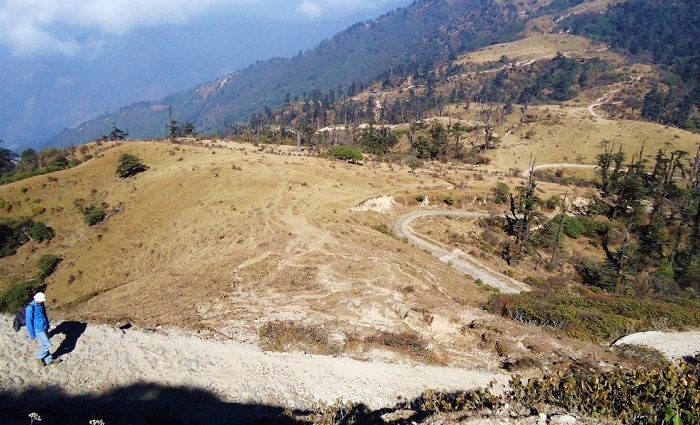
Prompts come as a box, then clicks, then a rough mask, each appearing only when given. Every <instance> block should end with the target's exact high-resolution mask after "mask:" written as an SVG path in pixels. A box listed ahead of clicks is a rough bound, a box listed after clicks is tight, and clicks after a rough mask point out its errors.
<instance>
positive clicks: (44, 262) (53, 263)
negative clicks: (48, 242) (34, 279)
mask: <svg viewBox="0 0 700 425" xmlns="http://www.w3.org/2000/svg"><path fill="white" fill-rule="evenodd" d="M61 261H63V258H61V257H58V256H56V255H52V254H46V255H42V256H41V258H39V278H40V279H42V280H44V279H46V278H47V277H49V276H51V275H52V274H53V272H54V271H56V267H58V265H59V264H60V263H61Z"/></svg>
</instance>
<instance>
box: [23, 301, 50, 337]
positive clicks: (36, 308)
mask: <svg viewBox="0 0 700 425" xmlns="http://www.w3.org/2000/svg"><path fill="white" fill-rule="evenodd" d="M25 315H26V320H27V333H28V334H29V338H31V339H34V338H36V334H37V333H38V332H48V331H49V317H48V316H47V315H46V306H45V305H44V303H41V304H37V302H36V301H32V302H31V303H29V305H28V306H27V308H26V311H25Z"/></svg>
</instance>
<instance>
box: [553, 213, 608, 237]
mask: <svg viewBox="0 0 700 425" xmlns="http://www.w3.org/2000/svg"><path fill="white" fill-rule="evenodd" d="M609 229H610V226H609V224H608V223H606V222H603V221H597V220H594V219H592V218H591V217H588V216H577V217H571V216H567V217H566V218H565V219H564V227H563V229H562V230H563V231H564V234H565V235H566V236H568V237H570V238H572V239H577V238H578V237H580V236H585V237H587V238H593V237H596V236H599V235H604V234H605V233H607V232H608V230H609Z"/></svg>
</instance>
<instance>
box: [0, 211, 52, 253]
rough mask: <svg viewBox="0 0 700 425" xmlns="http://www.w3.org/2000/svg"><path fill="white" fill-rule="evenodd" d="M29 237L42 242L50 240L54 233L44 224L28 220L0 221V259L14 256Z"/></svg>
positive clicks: (9, 219)
mask: <svg viewBox="0 0 700 425" xmlns="http://www.w3.org/2000/svg"><path fill="white" fill-rule="evenodd" d="M30 237H31V238H32V239H34V240H36V241H38V242H43V241H44V240H49V239H52V238H53V237H54V231H53V229H52V228H50V227H48V226H46V225H45V224H44V223H41V222H34V221H33V220H31V219H28V218H5V219H0V258H1V257H7V256H9V255H14V254H15V253H16V252H17V248H18V247H20V246H22V245H23V244H25V243H26V242H27V241H29V238H30Z"/></svg>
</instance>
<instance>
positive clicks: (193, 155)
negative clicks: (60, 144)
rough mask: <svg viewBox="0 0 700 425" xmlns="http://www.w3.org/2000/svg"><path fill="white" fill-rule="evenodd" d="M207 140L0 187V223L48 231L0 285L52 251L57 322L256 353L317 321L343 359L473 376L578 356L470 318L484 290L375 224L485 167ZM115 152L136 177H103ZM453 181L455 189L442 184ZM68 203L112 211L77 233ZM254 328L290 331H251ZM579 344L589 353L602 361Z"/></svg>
mask: <svg viewBox="0 0 700 425" xmlns="http://www.w3.org/2000/svg"><path fill="white" fill-rule="evenodd" d="M207 143H209V142H206V141H205V142H201V143H200V145H198V146H193V145H180V144H169V143H162V142H128V143H123V144H104V145H103V146H102V147H101V148H100V149H101V150H102V151H101V152H100V153H99V154H97V155H96V157H95V158H94V159H92V160H89V161H87V162H85V163H84V164H82V165H80V166H78V167H76V168H74V169H70V170H65V171H61V172H58V173H55V174H52V175H51V176H36V177H34V178H31V179H28V180H23V181H20V182H17V183H13V184H10V185H6V186H2V187H0V198H2V199H4V200H6V203H7V204H8V205H12V208H11V212H7V211H4V212H3V213H2V214H3V216H19V215H31V211H32V208H31V207H32V205H35V204H40V205H42V206H43V207H45V208H46V212H45V213H43V214H42V215H39V216H36V217H35V219H37V220H41V221H43V222H45V223H46V224H47V225H49V226H51V227H53V228H54V229H55V230H56V238H55V239H53V240H52V241H51V242H50V243H48V244H46V245H42V246H39V245H32V244H27V245H25V246H24V247H22V248H21V249H20V251H19V252H18V254H16V255H14V256H11V257H7V258H4V259H2V260H0V267H2V270H3V273H2V281H1V285H2V289H5V288H7V287H8V286H9V285H10V284H11V283H12V282H14V281H16V280H20V279H23V278H26V277H27V276H29V275H30V274H31V273H32V272H34V271H35V268H36V262H37V261H38V258H39V257H40V256H41V255H44V254H47V253H50V254H55V255H59V256H60V257H62V258H63V262H62V263H61V264H60V266H59V268H58V270H57V271H56V272H55V273H54V274H53V275H52V276H51V277H50V278H49V279H48V288H47V294H48V297H49V301H50V303H51V304H52V307H53V308H54V310H55V311H56V312H57V313H56V314H58V315H60V316H63V317H70V318H74V319H80V320H89V321H98V322H108V323H116V322H131V323H135V324H138V325H139V326H144V327H155V326H157V325H176V326H184V327H189V328H194V329H201V330H205V329H206V330H209V331H215V332H216V333H218V334H223V335H225V336H227V337H232V338H235V339H240V340H248V341H257V340H258V339H259V337H260V336H259V335H263V334H264V335H273V336H274V338H276V339H278V340H276V341H271V342H270V344H272V345H275V344H277V345H279V346H290V347H294V348H296V349H304V345H303V344H304V341H301V342H302V344H301V347H302V348H299V344H296V345H289V344H286V343H285V341H284V340H285V338H288V339H289V338H291V339H302V340H303V339H304V338H299V337H298V335H299V332H300V331H301V333H302V334H303V335H307V336H308V335H309V332H308V331H309V329H311V328H310V327H322V328H323V332H321V333H313V332H312V333H311V336H310V337H309V338H308V339H309V341H310V342H309V343H308V344H309V345H320V346H321V348H322V349H323V347H332V350H330V352H329V354H335V353H338V352H345V353H347V354H350V355H353V356H356V357H358V358H386V359H393V358H395V357H396V356H397V355H400V354H407V355H410V356H411V357H414V358H416V359H417V360H418V361H428V362H432V363H439V364H454V365H460V364H461V365H465V364H470V365H473V364H484V365H486V366H488V367H499V366H500V365H501V364H502V363H503V362H505V361H506V360H509V361H511V363H512V361H514V360H517V359H520V358H529V359H531V361H526V362H523V361H522V360H521V361H520V363H521V364H538V365H539V364H543V365H544V368H545V369H547V368H548V365H552V364H556V363H558V362H560V361H561V360H562V359H569V358H576V357H579V356H580V353H581V351H580V350H579V349H576V348H573V347H575V346H576V344H578V343H576V342H574V341H569V342H568V343H566V344H563V343H562V342H561V341H559V340H558V339H556V338H553V337H551V336H548V335H547V334H546V333H545V332H544V331H543V330H541V329H538V328H531V327H526V326H523V325H519V324H514V323H509V322H504V321H503V320H502V319H500V318H497V317H493V316H491V315H488V314H486V313H485V312H484V311H483V310H481V308H480V305H481V304H482V303H483V302H485V301H486V300H487V299H488V296H489V295H490V294H491V293H492V292H491V290H489V289H487V288H484V287H482V286H480V285H478V284H476V283H474V282H473V281H472V279H470V278H469V277H466V276H464V275H461V274H460V273H458V272H456V271H455V270H453V269H451V268H450V267H449V266H448V265H446V264H444V263H441V262H439V261H438V260H436V259H435V258H433V257H432V256H430V255H429V254H428V253H425V252H422V251H420V250H419V249H418V248H416V247H414V246H412V245H409V244H407V243H406V242H404V241H402V240H398V239H396V238H394V237H392V235H391V233H390V232H388V231H382V230H386V229H387V228H390V227H391V223H392V222H393V220H394V219H395V218H396V217H397V216H398V215H399V214H401V213H402V212H405V211H408V210H409V209H411V208H415V207H416V206H417V205H416V204H417V202H416V200H415V197H416V195H418V194H422V195H426V196H428V197H429V198H433V199H441V197H442V196H445V194H453V195H454V196H455V198H456V199H458V200H462V201H463V202H464V204H463V206H465V207H466V202H468V201H470V200H472V199H473V198H474V197H475V196H477V195H478V194H482V195H483V194H485V193H487V192H488V190H489V188H490V187H491V186H492V185H493V184H494V182H495V180H494V178H495V177H496V175H495V174H493V177H491V174H490V173H491V172H490V171H489V170H480V171H478V172H483V173H484V174H486V175H488V176H489V178H488V180H483V181H482V180H474V181H472V180H470V178H469V176H470V175H471V174H470V173H475V172H476V171H471V172H470V171H467V170H466V169H465V168H463V167H462V166H457V165H454V166H452V165H449V164H439V165H436V166H435V167H434V168H431V169H428V168H422V169H419V170H417V172H416V173H411V172H409V169H408V168H407V167H401V166H397V165H387V164H380V163H372V162H368V163H366V164H365V165H363V166H359V165H347V164H345V163H342V162H333V161H328V160H324V159H320V158H315V157H310V156H302V155H300V154H296V153H295V152H294V150H293V149H292V148H290V147H285V146H279V147H278V146H264V147H256V146H253V145H249V144H237V143H232V142H216V144H215V145H214V144H212V145H211V146H208V147H207V146H204V145H205V144H207ZM122 153H131V154H134V155H137V156H138V157H139V158H141V160H142V161H143V163H144V164H146V165H148V166H149V167H150V168H149V169H148V171H146V172H144V173H141V174H138V175H137V176H135V177H132V178H129V179H125V180H122V179H119V178H118V177H117V176H116V174H115V170H116V166H117V162H118V158H119V157H120V155H121V154H122ZM460 174H461V180H463V183H464V185H463V186H464V187H463V188H458V187H455V186H454V181H456V180H458V179H459V178H460V177H459V176H460ZM49 177H50V178H49ZM445 177H448V178H449V179H450V181H447V180H446V179H445ZM384 195H390V196H393V197H394V199H395V200H396V202H395V203H394V204H393V206H392V207H391V209H387V210H384V209H382V208H375V210H371V209H370V210H367V211H363V209H362V208H359V209H356V210H353V207H357V206H360V205H362V204H363V202H364V201H366V200H368V199H372V198H377V197H380V196H384ZM76 198H84V199H88V200H95V201H98V202H106V203H107V204H109V206H110V207H114V206H116V205H120V204H121V205H122V206H123V210H122V211H121V212H116V213H115V214H113V215H112V216H110V217H109V218H108V219H107V220H106V221H105V222H104V223H102V224H98V225H96V226H93V227H89V226H88V225H87V224H85V223H84V221H83V217H82V215H81V213H80V212H79V211H78V210H77V208H76V207H75V206H74V205H73V201H74V200H75V199H76ZM268 323H278V324H279V323H291V324H292V325H289V326H277V327H270V326H268V327H267V328H264V325H266V324H268ZM266 329H267V331H268V333H267V334H265V332H264V331H265V330H266ZM261 331H262V333H260V334H259V332H261ZM270 331H275V332H270ZM304 332H306V333H304ZM295 335H296V336H295ZM319 335H321V337H319ZM319 338H320V339H319ZM306 349H309V350H311V351H316V350H314V349H313V347H310V346H309V347H306ZM590 349H591V350H592V351H591V352H592V353H593V354H592V356H593V357H592V358H598V359H605V358H606V357H607V356H609V355H610V353H608V351H607V349H605V348H604V347H590Z"/></svg>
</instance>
